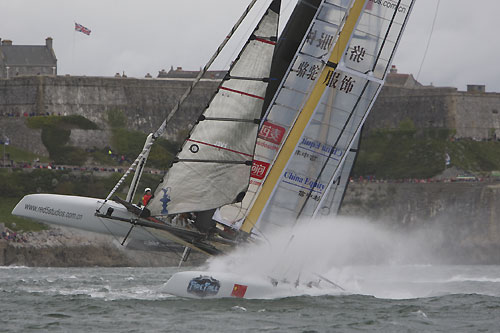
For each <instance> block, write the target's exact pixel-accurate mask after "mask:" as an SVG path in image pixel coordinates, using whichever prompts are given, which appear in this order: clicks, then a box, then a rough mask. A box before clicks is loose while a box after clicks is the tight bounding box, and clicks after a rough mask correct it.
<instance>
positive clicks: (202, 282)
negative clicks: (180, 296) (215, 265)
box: [187, 275, 220, 297]
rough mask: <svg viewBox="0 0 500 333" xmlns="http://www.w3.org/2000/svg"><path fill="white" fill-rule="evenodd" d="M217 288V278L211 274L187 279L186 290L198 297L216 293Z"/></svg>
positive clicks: (218, 284)
mask: <svg viewBox="0 0 500 333" xmlns="http://www.w3.org/2000/svg"><path fill="white" fill-rule="evenodd" d="M219 289H220V283H219V280H216V279H214V278H213V277H211V276H206V275H205V276H202V275H200V276H199V277H196V278H194V279H192V280H191V281H189V284H188V287H187V292H188V293H190V294H194V295H196V296H199V297H205V296H213V295H217V293H218V292H219Z"/></svg>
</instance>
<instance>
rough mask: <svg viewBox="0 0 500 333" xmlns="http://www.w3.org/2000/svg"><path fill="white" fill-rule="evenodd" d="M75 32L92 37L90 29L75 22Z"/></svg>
mask: <svg viewBox="0 0 500 333" xmlns="http://www.w3.org/2000/svg"><path fill="white" fill-rule="evenodd" d="M75 30H76V31H80V32H83V33H84V34H86V35H90V29H89V28H86V27H84V26H83V25H81V24H78V23H76V22H75Z"/></svg>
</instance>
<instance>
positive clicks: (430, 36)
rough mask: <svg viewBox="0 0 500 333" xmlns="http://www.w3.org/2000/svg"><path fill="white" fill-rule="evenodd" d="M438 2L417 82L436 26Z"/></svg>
mask: <svg viewBox="0 0 500 333" xmlns="http://www.w3.org/2000/svg"><path fill="white" fill-rule="evenodd" d="M440 2H441V0H438V2H437V5H436V12H435V13H434V19H433V20H432V26H431V33H430V34H429V39H428V40H427V46H426V47H425V51H424V56H423V57H422V62H421V63H420V68H419V69H418V73H417V80H418V79H419V77H420V72H421V71H422V67H423V65H424V61H425V57H426V56H427V51H428V50H429V45H430V44H431V39H432V34H433V32H434V25H435V24H436V19H437V16H438V11H439V3H440Z"/></svg>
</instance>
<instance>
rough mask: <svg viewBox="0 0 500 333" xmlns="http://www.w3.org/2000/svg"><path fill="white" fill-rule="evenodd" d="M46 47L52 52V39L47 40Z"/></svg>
mask: <svg viewBox="0 0 500 333" xmlns="http://www.w3.org/2000/svg"><path fill="white" fill-rule="evenodd" d="M45 46H47V48H48V49H49V50H52V37H47V38H45Z"/></svg>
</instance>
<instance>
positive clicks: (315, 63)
mask: <svg viewBox="0 0 500 333" xmlns="http://www.w3.org/2000/svg"><path fill="white" fill-rule="evenodd" d="M348 4H349V1H348V0H343V1H339V0H330V1H323V2H322V3H321V4H320V5H319V7H318V9H317V11H316V14H315V16H314V18H313V20H312V23H311V25H310V27H309V28H308V30H307V33H306V34H305V35H304V38H303V40H302V42H301V44H300V46H299V48H298V50H297V51H296V54H295V57H294V58H293V60H292V62H291V65H290V67H289V70H288V71H287V73H286V74H285V77H284V78H283V81H282V83H281V85H280V87H279V89H278V93H277V94H276V95H275V96H274V98H273V100H272V102H271V103H270V106H269V108H268V111H267V113H266V116H265V117H264V119H263V122H262V124H261V128H260V131H259V135H258V138H257V143H256V147H255V154H254V160H253V166H252V173H251V179H250V185H249V188H248V192H247V194H246V195H245V197H244V199H243V201H242V202H241V203H236V204H232V205H228V206H225V207H223V208H221V217H222V219H223V220H224V221H227V222H229V223H232V224H233V225H237V222H238V221H242V219H244V218H245V217H246V216H247V214H248V212H249V209H250V208H251V207H252V205H253V203H254V201H255V199H256V197H257V194H258V193H259V190H260V187H261V185H262V182H263V180H264V178H265V177H266V175H267V172H268V171H269V168H270V166H271V164H272V163H273V161H274V159H275V157H276V155H277V153H278V151H279V149H280V147H281V145H282V144H283V142H284V139H285V138H286V136H287V135H288V131H289V129H290V128H291V126H292V124H293V122H294V120H295V119H296V118H297V115H298V113H299V111H300V106H301V105H300V101H301V100H303V99H304V96H306V95H307V93H308V91H310V90H311V88H312V87H313V85H314V82H315V79H316V77H317V76H318V71H319V68H320V67H321V57H322V56H323V55H324V54H327V53H329V52H330V51H331V49H332V47H333V44H334V39H335V36H336V35H337V32H338V31H337V30H338V28H339V26H340V24H341V22H342V20H343V19H344V17H345V13H346V10H347V7H348Z"/></svg>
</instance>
